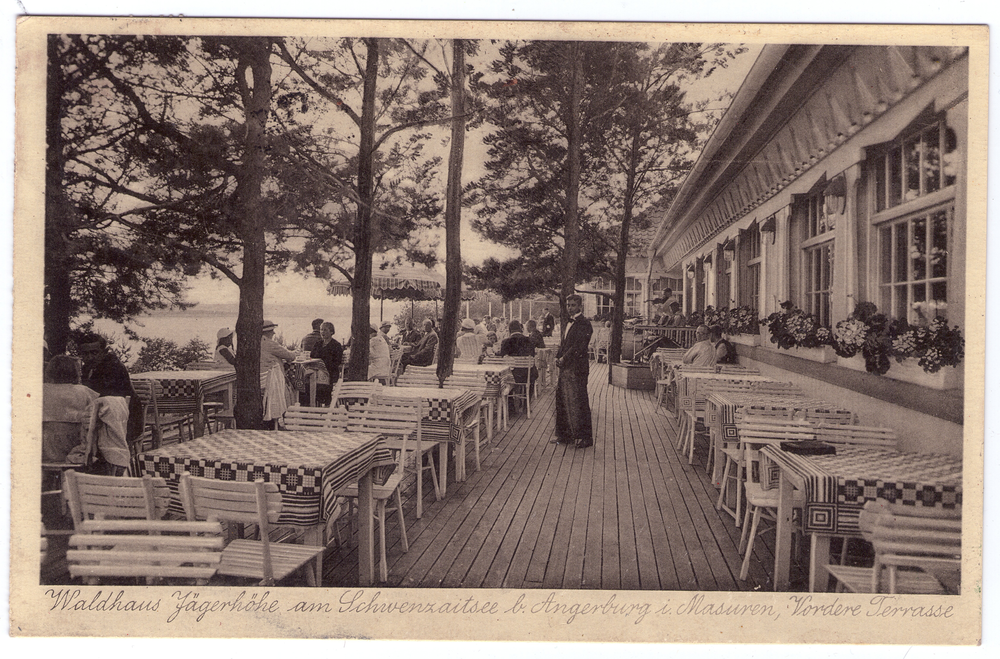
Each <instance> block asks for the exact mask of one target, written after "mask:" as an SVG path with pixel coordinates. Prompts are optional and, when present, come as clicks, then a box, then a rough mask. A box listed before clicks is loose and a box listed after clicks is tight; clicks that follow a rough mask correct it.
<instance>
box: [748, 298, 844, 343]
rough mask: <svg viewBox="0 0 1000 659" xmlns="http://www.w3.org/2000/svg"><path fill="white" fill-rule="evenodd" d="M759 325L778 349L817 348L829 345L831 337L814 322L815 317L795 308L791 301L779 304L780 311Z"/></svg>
mask: <svg viewBox="0 0 1000 659" xmlns="http://www.w3.org/2000/svg"><path fill="white" fill-rule="evenodd" d="M760 322H761V323H763V324H764V325H767V328H768V329H769V330H770V332H771V343H776V344H778V347H779V348H784V349H785V350H787V349H789V348H795V347H802V348H818V347H819V346H824V345H830V344H831V343H832V342H833V335H832V334H831V333H830V330H829V329H828V328H826V327H823V326H822V325H820V324H819V323H818V322H817V321H816V317H815V316H813V315H812V314H807V313H806V312H805V311H803V310H802V309H799V308H797V307H795V306H794V305H793V304H792V303H791V301H787V302H782V303H781V311H776V312H774V313H773V314H771V315H770V316H768V317H767V318H762V319H761V320H760Z"/></svg>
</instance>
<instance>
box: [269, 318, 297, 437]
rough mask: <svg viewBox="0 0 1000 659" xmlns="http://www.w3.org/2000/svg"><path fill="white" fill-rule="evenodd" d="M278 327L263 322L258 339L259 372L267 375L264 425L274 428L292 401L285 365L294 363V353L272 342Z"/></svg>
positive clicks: (274, 324)
mask: <svg viewBox="0 0 1000 659" xmlns="http://www.w3.org/2000/svg"><path fill="white" fill-rule="evenodd" d="M277 326H278V325H277V324H276V323H274V322H273V321H270V320H265V321H264V326H263V328H262V331H261V337H260V372H261V373H267V384H266V385H265V387H264V425H265V426H268V427H270V428H271V429H273V428H274V425H275V421H276V420H277V419H280V418H281V416H282V415H283V414H284V413H285V410H287V409H288V406H289V405H291V403H292V400H294V398H293V395H294V392H292V391H291V390H290V389H289V388H288V384H287V382H286V381H285V363H291V362H293V361H295V353H294V352H292V351H291V350H289V349H287V348H285V347H284V346H282V345H281V344H280V343H278V342H277V341H275V340H274V330H275V328H276V327H277Z"/></svg>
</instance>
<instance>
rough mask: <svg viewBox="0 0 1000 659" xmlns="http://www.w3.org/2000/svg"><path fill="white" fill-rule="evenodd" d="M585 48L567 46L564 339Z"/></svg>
mask: <svg viewBox="0 0 1000 659" xmlns="http://www.w3.org/2000/svg"><path fill="white" fill-rule="evenodd" d="M581 46H582V44H581V43H580V42H579V41H571V42H569V43H567V44H566V55H567V61H568V63H569V65H570V66H571V67H572V73H571V77H570V84H569V99H568V100H569V107H568V108H567V113H566V132H567V135H568V140H567V141H568V144H567V149H566V160H567V163H566V165H567V170H568V179H567V181H566V209H565V212H566V214H565V216H564V217H563V227H564V228H563V231H564V235H565V239H566V245H565V247H564V250H563V273H562V299H561V300H560V301H559V317H560V319H561V327H562V332H563V334H564V335H565V332H566V324H567V322H568V321H569V316H568V315H567V312H566V296H567V295H571V294H573V292H574V291H575V290H576V269H577V263H578V262H579V261H580V239H579V234H580V217H579V196H580V98H581V96H582V95H583V62H581V60H580V58H581V57H582V55H583V53H582V50H583V49H582V47H581Z"/></svg>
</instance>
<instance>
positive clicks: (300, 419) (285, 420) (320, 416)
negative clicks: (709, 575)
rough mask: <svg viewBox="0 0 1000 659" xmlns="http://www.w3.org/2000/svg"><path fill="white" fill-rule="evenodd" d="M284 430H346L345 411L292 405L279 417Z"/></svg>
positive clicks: (342, 409) (340, 408)
mask: <svg viewBox="0 0 1000 659" xmlns="http://www.w3.org/2000/svg"><path fill="white" fill-rule="evenodd" d="M281 427H282V428H284V429H285V430H305V431H321V430H334V431H336V430H339V431H345V430H347V410H346V409H345V408H343V407H306V406H302V405H293V406H292V407H289V408H288V409H287V410H285V413H284V415H282V417H281Z"/></svg>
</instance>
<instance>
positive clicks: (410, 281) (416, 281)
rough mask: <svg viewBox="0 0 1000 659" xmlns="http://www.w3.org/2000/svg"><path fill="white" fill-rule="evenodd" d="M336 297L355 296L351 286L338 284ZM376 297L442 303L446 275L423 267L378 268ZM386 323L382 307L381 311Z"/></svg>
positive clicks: (333, 288) (374, 276)
mask: <svg viewBox="0 0 1000 659" xmlns="http://www.w3.org/2000/svg"><path fill="white" fill-rule="evenodd" d="M330 293H331V294H333V295H351V285H350V284H349V283H347V282H337V283H334V284H332V285H331V286H330ZM371 295H372V297H373V298H374V299H376V300H383V301H384V300H410V313H411V315H412V313H413V301H414V300H439V299H441V298H442V297H443V296H444V275H442V274H440V273H438V272H435V271H434V270H431V269H430V268H428V267H426V266H422V265H398V266H386V267H384V268H383V267H378V268H375V270H374V272H372V293H371ZM379 320H382V308H381V306H380V308H379Z"/></svg>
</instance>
